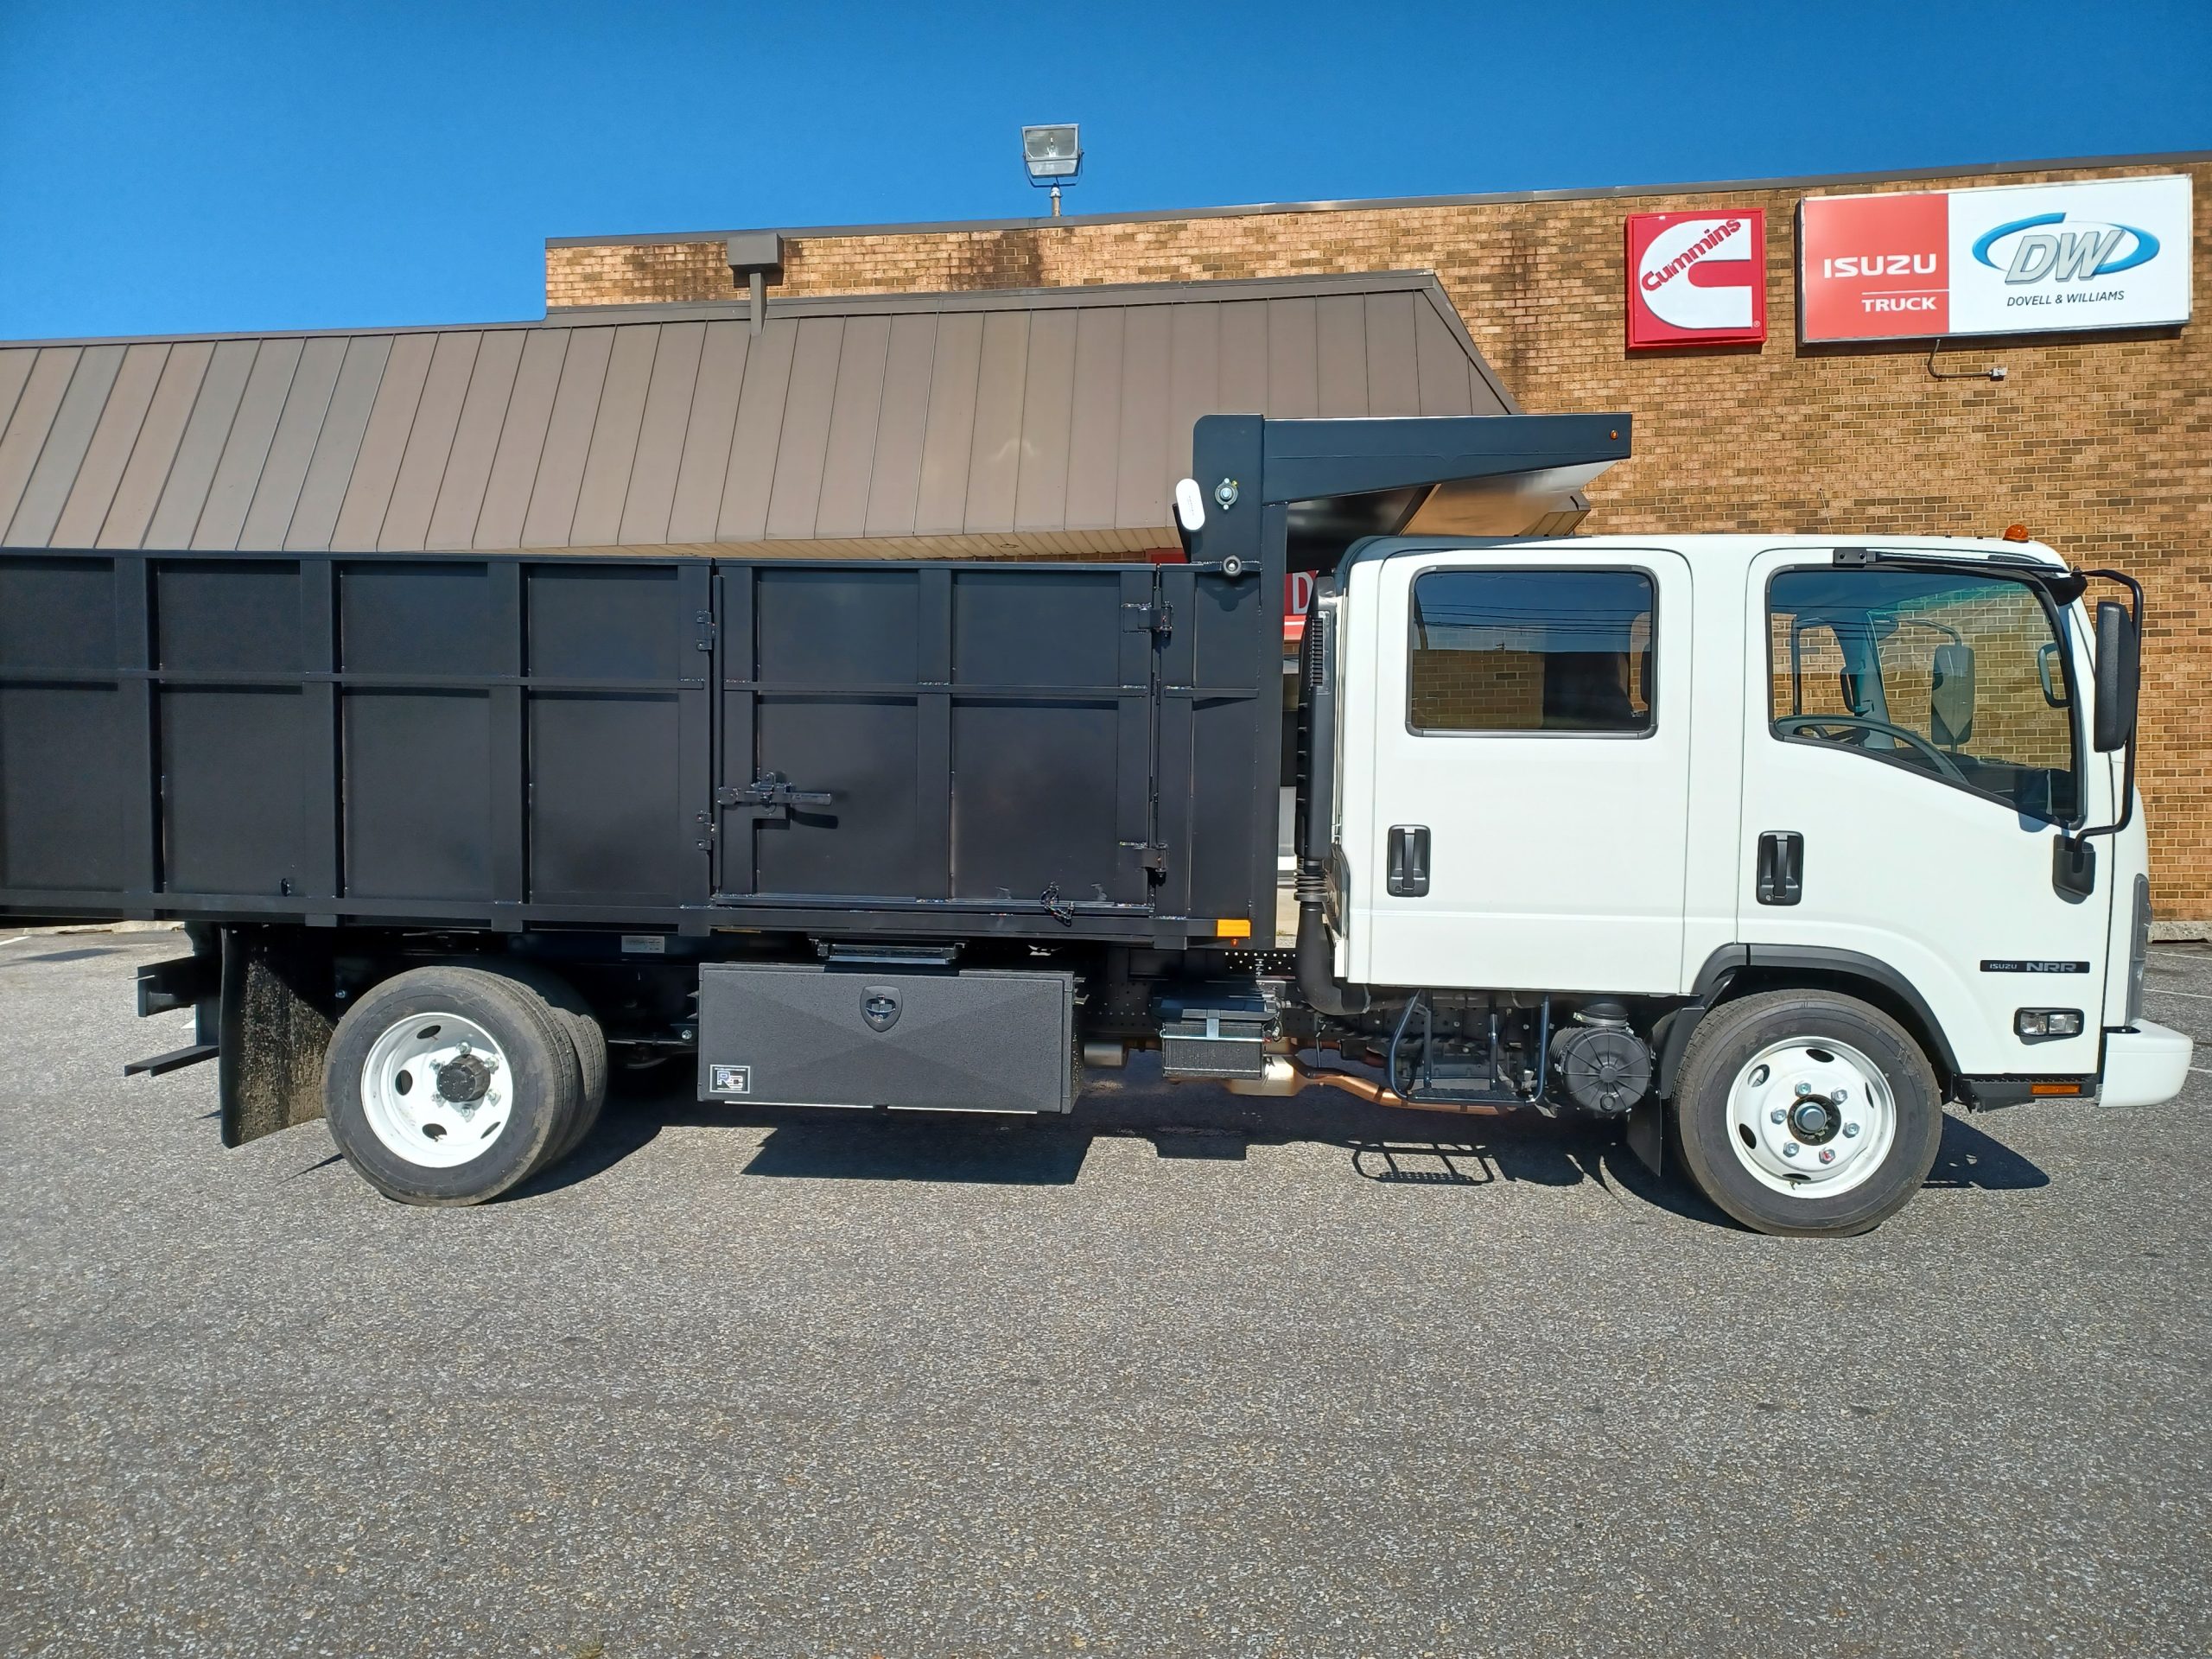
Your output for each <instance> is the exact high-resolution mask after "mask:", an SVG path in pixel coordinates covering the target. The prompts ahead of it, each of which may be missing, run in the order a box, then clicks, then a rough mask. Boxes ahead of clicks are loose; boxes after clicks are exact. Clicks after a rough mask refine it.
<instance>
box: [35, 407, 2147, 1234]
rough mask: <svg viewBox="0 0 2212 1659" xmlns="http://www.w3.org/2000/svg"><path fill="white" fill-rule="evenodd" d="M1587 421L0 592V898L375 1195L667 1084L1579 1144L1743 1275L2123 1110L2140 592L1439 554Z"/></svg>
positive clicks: (480, 1191)
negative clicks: (2048, 1137)
mask: <svg viewBox="0 0 2212 1659" xmlns="http://www.w3.org/2000/svg"><path fill="white" fill-rule="evenodd" d="M1628 431H1629V422H1628V420H1627V417H1626V416H1620V415H1598V416H1503V417H1490V418H1468V417H1449V418H1433V419H1406V420H1372V421H1360V420H1312V421H1296V420H1294V421H1273V420H1264V419H1262V418H1260V417H1258V416H1207V417H1205V418H1203V419H1201V420H1199V421H1198V423H1197V428H1196V430H1195V432H1194V435H1193V443H1192V456H1193V470H1192V476H1191V477H1190V478H1188V479H1186V480H1184V482H1183V483H1182V485H1181V486H1179V488H1178V489H1177V491H1176V508H1175V510H1176V513H1177V516H1178V520H1179V524H1180V526H1181V530H1182V533H1183V537H1184V541H1185V553H1186V555H1187V557H1186V558H1185V560H1184V561H1182V562H1180V563H1174V562H1167V563H1150V562H1144V563H1135V562H1133V563H1116V564H1101V563H1066V564H997V563H993V564H964V565H963V564H951V563H931V562H925V561H912V562H902V561H895V560H871V561H865V562H851V563H832V562H825V561H821V560H788V561H779V560H773V559H765V558H760V557H756V556H730V557H727V558H723V557H707V556H673V555H672V556H668V557H664V558H660V557H643V556H616V557H607V556H597V557H594V556H565V555H555V554H532V553H529V552H516V553H513V554H489V555H487V554H482V553H469V554H460V553H448V554H439V553H431V554H397V553H378V552H359V553H348V552H341V551H333V552H315V553H307V554H292V553H264V554H242V553H235V552H232V553H223V554H207V553H195V552H191V551H187V550H174V551H162V550H129V551H118V550H90V549H88V550H53V549H41V550H35V551H30V550H25V551H10V550H4V549H0V915H5V916H9V917H12V918H47V919H52V918H101V917H175V918H181V919H183V920H185V921H186V922H187V923H188V924H189V925H190V931H191V936H192V938H193V941H194V952H193V954H192V955H191V956H188V957H179V958H177V959H175V961H172V962H168V963H159V964H156V965H155V966H153V967H151V968H149V969H147V970H145V972H144V973H143V975H142V977H141V982H140V988H139V996H140V1007H141V1011H142V1012H143V1013H149V1014H151V1013H160V1012H163V1011H167V1010H174V1009H180V1008H184V1007H192V1008H194V1009H196V1011H197V1015H198V1020H197V1024H198V1029H197V1031H196V1033H195V1041H194V1043H192V1044H191V1045H189V1046H187V1047H185V1048H182V1049H180V1050H177V1051H175V1052H172V1053H168V1054H164V1055H162V1056H158V1057H156V1058H154V1059H152V1060H149V1061H147V1062H143V1063H142V1067H143V1069H145V1070H148V1071H156V1072H158V1071H168V1070H172V1069H175V1068H176V1067H178V1066H181V1065H188V1064H190V1063H192V1062H194V1061H197V1060H202V1059H208V1058H213V1059H216V1060H217V1061H218V1062H219V1084H220V1086H219V1097H220V1103H221V1120H222V1129H223V1135H224V1138H225V1141H226V1143H228V1144H233V1145H235V1144H238V1143H239V1142H241V1141H247V1140H251V1139H253V1138H254V1137H256V1136H257V1135H264V1134H267V1133H270V1132H271V1131H273V1130H276V1129H279V1128H285V1127H287V1126H289V1125H291V1124H296V1123H298V1122H303V1121H306V1120H308V1119H310V1118H314V1117H318V1116H324V1117H327V1119H328V1121H329V1126H330V1131H331V1134H332V1135H333V1136H334V1139H335V1140H336V1141H337V1144H338V1146H339V1147H340V1150H341V1151H342V1152H344V1154H346V1158H347V1159H348V1160H349V1161H350V1162H351V1163H352V1164H353V1166H354V1167H355V1168H356V1169H357V1170H358V1171H359V1173H361V1174H362V1175H363V1176H364V1177H365V1179H368V1180H369V1181H370V1182H371V1183H372V1184H373V1185H375V1186H376V1187H377V1188H378V1190H380V1191H382V1192H385V1193H386V1194H388V1195H390V1196H391V1197H393V1198H398V1199H402V1200H404V1201H406V1202H410V1203H417V1204H468V1203H475V1202H480V1201H482V1200H484V1199H486V1198H493V1197H496V1196H498V1195H499V1194H500V1193H503V1192H507V1191H509V1190H511V1189H512V1188H513V1187H515V1186H516V1185H518V1183H521V1182H523V1181H524V1180H526V1179H529V1178H530V1177H531V1175H533V1174H534V1173H537V1172H539V1171H541V1170H543V1169H544V1168H546V1167H548V1166H550V1164H551V1163H552V1162H554V1161H556V1160H558V1159H560V1158H562V1157H563V1156H565V1155H566V1154H568V1153H569V1151H570V1150H571V1149H572V1148H573V1147H575V1146H576V1145H577V1144H578V1142H579V1141H581V1140H582V1138H583V1137H584V1136H585V1135H588V1133H589V1132H590V1129H591V1127H592V1123H593V1121H594V1118H595V1117H596V1116H597V1114H598V1112H599V1109H600V1104H601V1098H602V1096H604V1093H605V1091H606V1089H607V1078H608V1075H609V1071H610V1069H613V1070H614V1071H618V1072H619V1071H624V1070H632V1069H634V1070H644V1069H645V1068H648V1067H652V1066H655V1065H658V1066H659V1067H660V1068H661V1069H662V1070H663V1071H664V1072H665V1071H668V1070H669V1069H670V1067H671V1064H672V1065H675V1066H680V1067H683V1068H686V1069H688V1070H689V1071H690V1073H691V1074H692V1075H693V1076H694V1077H696V1089H697V1094H698V1096H699V1097H700V1098H701V1099H702V1100H707V1101H716V1102H722V1103H729V1104H732V1105H739V1106H747V1107H750V1106H758V1105H774V1106H779V1107H837V1108H846V1109H862V1110H869V1111H891V1110H909V1111H977V1110H982V1111H1005V1112H1026V1113H1050V1112H1065V1111H1068V1110H1070V1109H1071V1108H1072V1105H1073V1103H1074V1101H1075V1099H1076V1097H1077V1095H1078V1093H1079V1092H1080V1090H1081V1088H1082V1086H1083V1080H1084V1076H1085V1074H1086V1072H1087V1071H1091V1070H1095V1069H1096V1068H1101V1067H1106V1068H1111V1067H1117V1066H1120V1065H1123V1064H1125V1063H1126V1061H1127V1059H1128V1056H1129V1055H1130V1053H1131V1052H1132V1051H1152V1052H1156V1053H1157V1055H1158V1057H1159V1065H1160V1069H1161V1071H1162V1072H1163V1074H1164V1075H1165V1076H1166V1077H1167V1078H1168V1079H1169V1080H1171V1081H1175V1082H1192V1083H1205V1084H1216V1085H1225V1086H1226V1087H1228V1088H1229V1089H1230V1090H1236V1091H1237V1092H1239V1093H1242V1094H1246V1095H1251V1096H1261V1097H1267V1096H1282V1095H1287V1094H1291V1093H1294V1092H1297V1091H1300V1090H1306V1089H1313V1088H1328V1089H1335V1090H1342V1091H1344V1093H1346V1094H1348V1095H1351V1096H1358V1097H1360V1098H1362V1099H1363V1100H1365V1101H1367V1102H1370V1103H1376V1104H1378V1105H1381V1106H1383V1107H1386V1108H1402V1109H1416V1110H1426V1111H1440V1112H1453V1113H1502V1112H1513V1111H1541V1112H1562V1111H1572V1112H1579V1113H1586V1114H1590V1115H1593V1116H1596V1117H1598V1118H1600V1119H1605V1120H1610V1121H1612V1122H1616V1123H1618V1125H1619V1126H1620V1127H1621V1130H1622V1133H1623V1135H1624V1137H1625V1139H1626V1141H1627V1143H1628V1145H1629V1146H1630V1147H1631V1148H1633V1149H1634V1150H1635V1151H1636V1152H1637V1154H1638V1155H1639V1156H1642V1157H1643V1158H1644V1159H1645V1160H1646V1161H1648V1162H1649V1163H1650V1164H1652V1165H1653V1166H1654V1167H1655V1168H1656V1167H1658V1166H1660V1165H1661V1163H1662V1155H1663V1148H1664V1147H1666V1146H1668V1145H1670V1144H1672V1145H1678V1146H1679V1148H1680V1153H1681V1161H1682V1163H1683V1164H1684V1165H1685V1166H1686V1167H1687V1169H1688V1174H1689V1176H1690V1177H1691V1179H1694V1181H1695V1182H1696V1183H1697V1185H1699V1186H1700V1188H1701V1189H1702V1190H1703V1191H1704V1192H1706V1193H1707V1195H1708V1196H1709V1197H1710V1198H1712V1200H1713V1202H1714V1204H1716V1205H1719V1208H1720V1209H1722V1210H1723V1211H1726V1212H1727V1213H1728V1214H1729V1215H1730V1216H1732V1217H1735V1218H1736V1219H1737V1220H1738V1221H1739V1222H1741V1223H1743V1224H1746V1225H1748V1226H1751V1227H1754V1228H1758V1229H1760V1230H1765V1231H1769V1232H1776V1233H1798V1234H1840V1233H1853V1232H1859V1231H1864V1230H1866V1229H1868V1228H1871V1227H1873V1226H1875V1225H1877V1224H1879V1223H1880V1222H1881V1221H1882V1220H1883V1219H1885V1217H1888V1216H1890V1215H1891V1214H1892V1213H1893V1212H1894V1211H1896V1210H1897V1208H1898V1207H1899V1206H1900V1205H1903V1204H1904V1203H1905V1202H1906V1201H1907V1200H1908V1199H1909V1198H1910V1197H1911V1195H1912V1193H1913V1192H1915V1191H1916V1190H1917V1188H1918V1187H1919V1186H1920V1185H1921V1183H1922V1181H1923V1179H1924V1178H1925V1177H1926V1175H1927V1173H1928V1171H1929V1167H1930V1166H1931V1164H1932V1162H1933V1160H1934V1159H1935V1157H1936V1149H1937V1144H1938V1141H1939V1138H1940V1136H1941V1134H1942V1121H1943V1111H1944V1107H1945V1105H1946V1103H1955V1104H1956V1105H1958V1106H1960V1107H1961V1108H1964V1109H1973V1110H1982V1109H1990V1108H1995V1107H2002V1106H2012V1105H2018V1104H2022V1103H2028V1102H2031V1101H2034V1100H2037V1099H2039V1098H2044V1097H2050V1098H2075V1099H2080V1098H2085V1097H2089V1096H2095V1097H2098V1098H2100V1099H2101V1102H2102V1103H2103V1108H2104V1109H2107V1110H2114V1111H2119V1110H2125V1109H2130V1108H2133V1107H2139V1106H2145V1105H2148V1104H2152V1103H2157V1102H2160V1101H2164V1100H2166V1099H2168V1098H2171V1096H2174V1095H2175V1094H2176V1093H2177V1092H2178V1091H2179V1090H2180V1088H2181V1085H2182V1084H2183V1079H2184V1077H2185V1074H2186V1071H2187V1068H2188V1064H2189V1058H2190V1045H2189V1042H2188V1040H2187V1039H2185V1038H2183V1037H2182V1036H2180V1035H2178V1034H2177V1033H2174V1032H2171V1031H2169V1030H2166V1029H2164V1028H2163V1027H2158V1026H2156V1025H2153V1024H2152V1023H2151V1022H2150V1021H2148V1020H2145V1019H2144V1018H2143V1017H2142V994H2143V974H2144V968H2145V955H2146V950H2147V945H2148V941H2149V937H2150V927H2151V911H2150V898H2149V892H2150V887H2149V871H2148V860H2147V849H2146V842H2145V834H2144V825H2143V817H2142V812H2141V810H2140V807H2139V804H2138V802H2137V799H2136V795H2135V790H2134V766H2135V763H2134V741H2135V733H2134V727H2135V709H2136V698H2137V680H2138V641H2139V629H2140V620H2141V610H2142V594H2141V592H2140V589H2139V588H2137V587H2136V585H2135V584H2134V583H2133V582H2131V581H2129V580H2128V579H2127V578H2126V577H2125V576H2123V575H2118V574H2117V573H2112V572H2103V571H2094V570H2093V571H2077V570H2074V569H2069V568H2068V566H2067V564H2066V563H2065V562H2064V561H2063V560H2062V559H2061V558H2060V557H2059V556H2058V555H2057V554H2056V553H2055V552H2053V551H2052V550H2050V549H2049V548H2048V547H2045V546H2043V545H2041V544H2038V543H2035V542H2033V541H2031V540H2028V539H2026V538H2025V537H2024V534H2023V535H2022V536H2020V537H2005V538H2000V539H1994V540H1987V541H1980V540H1946V539H1942V538H1937V537H1858V536H1851V535H1833V536H1829V535H1822V536H1747V535H1731V536H1706V537H1676V536H1613V537H1566V538H1547V537H1519V538H1500V537H1495V536H1491V535H1489V534H1487V533H1485V532H1486V531H1488V530H1490V529H1492V528H1495V527H1496V526H1497V524H1499V523H1501V522H1504V523H1510V522H1514V521H1515V518H1516V511H1519V512H1520V516H1521V518H1522V520H1523V521H1526V519H1527V516H1528V515H1527V511H1526V504H1527V502H1528V501H1529V500H1531V499H1559V498H1560V494H1561V493H1562V492H1572V491H1573V489H1574V488H1576V487H1578V486H1580V484H1581V483H1583V482H1586V480H1588V479H1589V478H1591V477H1592V476H1594V475H1595V474H1596V473H1597V472H1598V471H1599V470H1601V469H1602V468H1603V467H1605V465H1607V464H1609V463H1610V462H1611V461H1615V460H1618V459H1619V458H1620V457H1621V456H1622V455H1624V454H1626V453H1627V443H1628ZM1516 503H1520V504H1521V506H1520V508H1519V509H1517V510H1516V505H1515V504H1516ZM1421 532H1428V533H1421ZM1291 571H1304V572H1306V573H1310V574H1312V575H1313V576H1314V577H1315V578H1316V582H1315V588H1314V592H1315V599H1314V602H1313V610H1312V613H1311V616H1310V619H1309V620H1308V622H1307V625H1306V634H1305V639H1304V643H1303V645H1302V647H1301V652H1302V654H1301V655H1300V657H1299V658H1298V659H1297V661H1296V662H1295V663H1294V664H1293V666H1294V669H1295V674H1294V678H1293V683H1294V686H1295V692H1296V695H1295V696H1294V697H1286V696H1285V695H1284V691H1283V687H1284V685H1285V683H1286V676H1285V674H1284V672H1283V670H1284V661H1283V652H1282V623H1283V614H1282V606H1283V601H1282V594H1283V589H1284V581H1285V576H1286V574H1287V573H1288V572H1291ZM2104 593H2109V594H2112V595H2113V597H2103V596H2101V594H2104ZM2123 593H2124V594H2126V599H2125V600H2123V599H2121V598H2120V597H2119V596H2118V595H2120V594H2123ZM2092 601H2094V613H2093V612H2092V610H2091V609H2090V608H2089V606H2090V604H2091V603H2092ZM1286 721H1287V724H1286ZM1284 785H1288V786H1289V787H1291V788H1292V789H1293V790H1294V801H1295V812H1296V832H1295V836H1294V841H1295V849H1294V863H1295V870H1296V888H1295V899H1296V908H1297V918H1298V919H1297V925H1296V930H1295V939H1294V944H1293V942H1292V940H1291V939H1289V938H1278V937H1277V933H1276V921H1275V918H1276V914H1277V896H1278V895H1277V876H1278V868H1277V798H1278V791H1279V790H1280V788H1281V787H1282V786H1284Z"/></svg>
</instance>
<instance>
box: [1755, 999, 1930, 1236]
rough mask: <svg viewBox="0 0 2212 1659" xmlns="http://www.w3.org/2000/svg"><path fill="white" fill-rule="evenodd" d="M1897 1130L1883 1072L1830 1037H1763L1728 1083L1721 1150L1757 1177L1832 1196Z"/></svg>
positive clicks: (1808, 1195)
mask: <svg viewBox="0 0 2212 1659" xmlns="http://www.w3.org/2000/svg"><path fill="white" fill-rule="evenodd" d="M1896 1142H1897V1096H1896V1093H1895V1092H1894V1091H1893V1090H1891V1087H1890V1083H1889V1079H1888V1077H1885V1075H1884V1074H1883V1072H1882V1069H1881V1068H1880V1067H1879V1066H1878V1065H1875V1064H1874V1063H1873V1062H1872V1060H1870V1059H1868V1058H1866V1056H1865V1055H1864V1054H1862V1053H1860V1052H1859V1051H1858V1050H1857V1049H1855V1048H1853V1047H1852V1046H1850V1045H1849V1044H1848V1043H1839V1042H1837V1041H1835V1040H1834V1039H1832V1038H1827V1037H1792V1038H1789V1039H1786V1040H1784V1041H1783V1042H1779V1043H1772V1044H1770V1045H1768V1046H1766V1047H1765V1048H1763V1049H1761V1050H1760V1051H1759V1052H1758V1053H1757V1054H1754V1055H1753V1056H1752V1057H1751V1058H1750V1059H1749V1060H1748V1061H1746V1062H1745V1065H1744V1066H1743V1069H1742V1070H1740V1071H1738V1072H1737V1073H1736V1080H1735V1082H1734V1083H1733V1084H1731V1085H1730V1086H1729V1090H1728V1148H1729V1150H1730V1151H1732V1152H1733V1153H1734V1154H1736V1161H1737V1162H1738V1163H1739V1164H1741V1165H1742V1166H1744V1169H1745V1173H1748V1174H1749V1175H1750V1176H1751V1179H1754V1180H1756V1181H1758V1183H1759V1185H1762V1186H1764V1187H1766V1188H1768V1189H1769V1190H1770V1191H1772V1192H1780V1193H1783V1194H1785V1195H1786V1196H1788V1197H1790V1198H1805V1199H1812V1198H1834V1197H1836V1196H1838V1195H1839V1194H1840V1193H1844V1192H1850V1191H1852V1190H1853V1188H1855V1187H1859V1186H1863V1185H1866V1182H1867V1181H1868V1180H1870V1179H1872V1177H1873V1174H1874V1172H1875V1171H1876V1170H1878V1169H1879V1168H1880V1167H1881V1166H1882V1163H1883V1160H1885V1159H1886V1158H1887V1157H1888V1156H1889V1155H1890V1148H1891V1147H1892V1146H1893V1145H1895V1144H1896Z"/></svg>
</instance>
